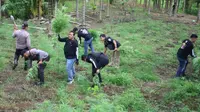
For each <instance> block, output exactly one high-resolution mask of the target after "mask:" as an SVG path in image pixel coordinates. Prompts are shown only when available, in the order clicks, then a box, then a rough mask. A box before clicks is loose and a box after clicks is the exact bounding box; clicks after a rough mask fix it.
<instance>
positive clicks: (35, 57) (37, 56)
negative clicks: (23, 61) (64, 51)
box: [22, 49, 50, 85]
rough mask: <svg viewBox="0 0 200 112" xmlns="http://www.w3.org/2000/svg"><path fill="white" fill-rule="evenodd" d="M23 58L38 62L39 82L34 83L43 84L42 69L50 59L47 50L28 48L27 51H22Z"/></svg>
mask: <svg viewBox="0 0 200 112" xmlns="http://www.w3.org/2000/svg"><path fill="white" fill-rule="evenodd" d="M22 53H23V56H24V58H29V59H31V61H37V62H38V78H39V79H40V82H36V85H42V84H44V69H45V67H46V63H45V62H48V61H49V60H50V56H49V54H48V53H47V52H45V51H42V50H39V49H30V50H28V51H22Z"/></svg>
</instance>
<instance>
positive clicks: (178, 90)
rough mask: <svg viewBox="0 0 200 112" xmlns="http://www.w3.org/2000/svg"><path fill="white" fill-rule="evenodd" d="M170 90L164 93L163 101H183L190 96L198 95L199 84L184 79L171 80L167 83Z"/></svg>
mask: <svg viewBox="0 0 200 112" xmlns="http://www.w3.org/2000/svg"><path fill="white" fill-rule="evenodd" d="M168 86H169V87H168V88H171V89H172V91H170V92H169V93H166V94H165V101H167V102H168V101H169V102H171V101H172V100H174V101H183V100H185V99H187V98H190V97H199V93H200V84H199V83H194V82H191V81H185V80H177V79H176V80H172V81H171V82H170V84H168Z"/></svg>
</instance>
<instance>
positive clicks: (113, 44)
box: [100, 34, 121, 67]
mask: <svg viewBox="0 0 200 112" xmlns="http://www.w3.org/2000/svg"><path fill="white" fill-rule="evenodd" d="M100 38H101V41H103V42H104V46H105V48H104V54H106V51H107V48H108V49H110V50H112V51H113V53H112V56H111V63H110V64H109V65H111V66H116V67H119V65H120V57H119V56H120V53H119V50H118V48H119V47H120V46H121V44H120V43H119V42H118V41H117V40H114V39H112V38H111V37H106V35H105V34H101V35H100Z"/></svg>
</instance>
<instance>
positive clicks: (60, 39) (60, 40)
mask: <svg viewBox="0 0 200 112" xmlns="http://www.w3.org/2000/svg"><path fill="white" fill-rule="evenodd" d="M58 41H59V42H66V41H67V39H66V38H61V37H60V35H59V34H58Z"/></svg>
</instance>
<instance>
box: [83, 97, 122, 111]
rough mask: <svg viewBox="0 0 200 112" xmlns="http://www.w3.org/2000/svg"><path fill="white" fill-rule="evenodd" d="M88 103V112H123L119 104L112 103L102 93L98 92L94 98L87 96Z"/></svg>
mask: <svg viewBox="0 0 200 112" xmlns="http://www.w3.org/2000/svg"><path fill="white" fill-rule="evenodd" d="M86 99H87V101H88V103H89V104H90V108H89V112H124V109H123V108H122V106H121V105H118V104H114V103H112V102H111V101H110V100H109V99H107V98H106V96H105V95H104V94H98V95H96V96H95V97H94V98H92V97H87V98H86Z"/></svg>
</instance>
